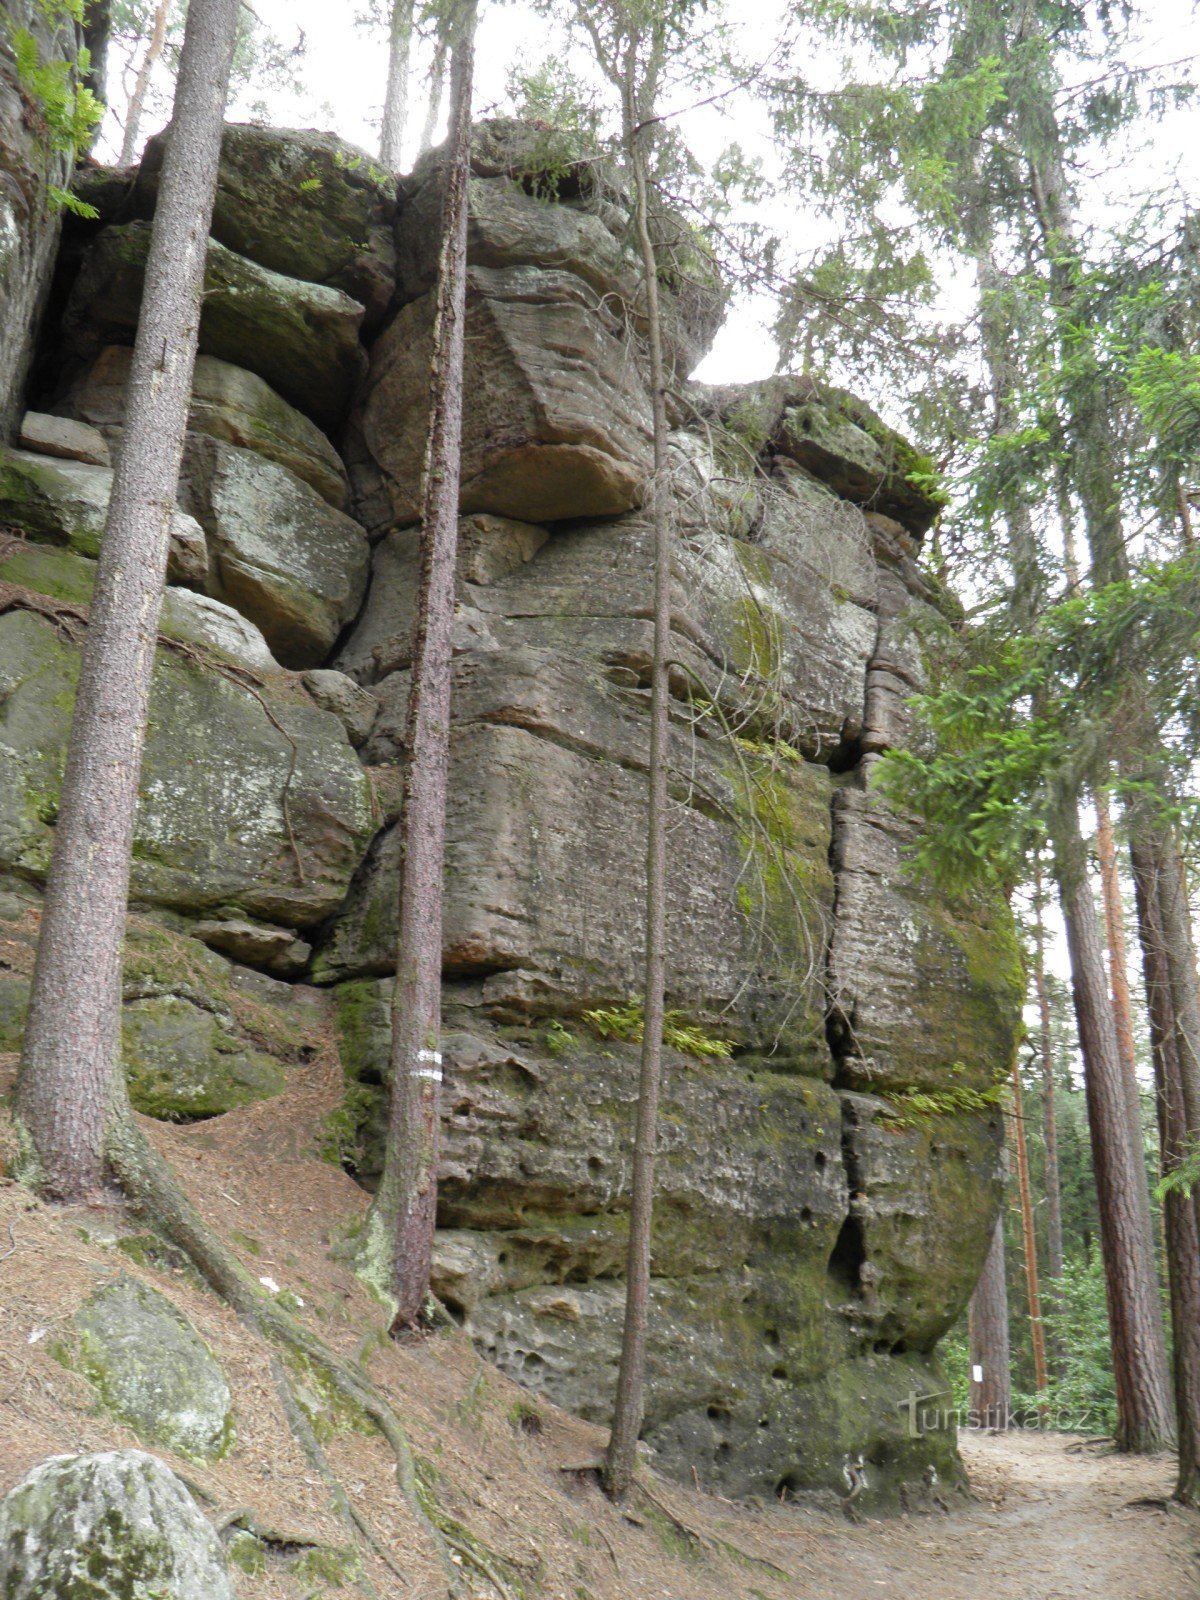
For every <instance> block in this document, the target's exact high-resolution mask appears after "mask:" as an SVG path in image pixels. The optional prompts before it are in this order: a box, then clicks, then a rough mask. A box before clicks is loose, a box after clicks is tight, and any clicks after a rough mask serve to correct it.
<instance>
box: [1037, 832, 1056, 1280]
mask: <svg viewBox="0 0 1200 1600" xmlns="http://www.w3.org/2000/svg"><path fill="white" fill-rule="evenodd" d="M1034 873H1035V880H1034V892H1035V894H1036V896H1037V912H1036V919H1035V922H1034V933H1033V939H1034V946H1033V983H1034V992H1035V995H1036V997H1037V1008H1038V1053H1039V1055H1040V1057H1041V1064H1042V1143H1043V1146H1044V1149H1045V1174H1044V1180H1043V1181H1044V1186H1045V1190H1046V1273H1047V1276H1048V1277H1050V1278H1061V1277H1062V1270H1063V1229H1062V1179H1061V1178H1060V1176H1059V1170H1058V1117H1057V1114H1056V1106H1055V1097H1056V1089H1055V1083H1054V1040H1053V1035H1052V1032H1051V1027H1050V997H1049V995H1048V994H1047V992H1046V930H1045V926H1044V924H1043V922H1042V864H1041V860H1040V859H1038V860H1036V861H1035V863H1034Z"/></svg>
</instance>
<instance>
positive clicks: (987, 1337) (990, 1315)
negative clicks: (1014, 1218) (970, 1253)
mask: <svg viewBox="0 0 1200 1600" xmlns="http://www.w3.org/2000/svg"><path fill="white" fill-rule="evenodd" d="M967 1342H968V1344H969V1345H970V1347H971V1391H970V1401H969V1404H970V1410H971V1416H972V1420H973V1421H974V1422H976V1423H977V1425H978V1426H979V1427H981V1428H986V1429H988V1430H989V1432H992V1433H1003V1432H1004V1431H1005V1430H1006V1429H1007V1428H1008V1426H1009V1423H1010V1421H1011V1419H1012V1368H1011V1361H1010V1357H1009V1344H1008V1278H1007V1274H1006V1273H1005V1270H1004V1210H1003V1208H1001V1211H1000V1215H999V1216H998V1217H997V1218H996V1227H995V1230H994V1232H993V1233H992V1242H991V1245H990V1247H989V1249H988V1253H987V1258H986V1260H985V1261H984V1263H983V1271H982V1272H981V1273H980V1275H979V1282H978V1283H977V1284H976V1285H975V1293H974V1294H973V1295H972V1296H971V1302H970V1305H969V1306H968V1307H967Z"/></svg>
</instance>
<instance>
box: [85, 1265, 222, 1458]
mask: <svg viewBox="0 0 1200 1600" xmlns="http://www.w3.org/2000/svg"><path fill="white" fill-rule="evenodd" d="M74 1326H75V1332H76V1335H77V1336H78V1341H79V1343H78V1350H77V1352H75V1353H74V1354H73V1356H72V1358H71V1359H72V1362H73V1364H77V1365H78V1366H79V1368H80V1370H81V1371H82V1372H83V1373H84V1375H85V1376H86V1377H87V1378H88V1380H89V1382H91V1383H92V1384H93V1385H94V1386H95V1388H96V1390H97V1392H98V1394H99V1395H100V1400H101V1403H102V1404H103V1406H104V1407H105V1409H106V1410H108V1411H111V1412H112V1414H113V1415H114V1416H116V1417H119V1418H120V1420H121V1421H122V1422H127V1423H128V1424H129V1426H130V1427H131V1428H133V1429H134V1430H135V1432H136V1433H137V1434H138V1436H139V1438H141V1439H142V1440H143V1441H144V1442H145V1443H147V1444H159V1445H162V1446H164V1448H166V1449H168V1450H173V1451H175V1453H176V1454H177V1455H181V1456H185V1457H187V1458H188V1459H189V1460H192V1461H206V1460H211V1459H212V1458H214V1457H216V1456H222V1455H224V1454H225V1453H226V1451H227V1450H228V1449H229V1447H230V1445H231V1444H232V1442H233V1415H232V1411H231V1403H232V1402H231V1396H230V1393H229V1384H228V1383H227V1381H226V1379H225V1374H224V1372H223V1371H222V1370H221V1368H220V1366H219V1365H218V1363H217V1361H216V1359H215V1358H214V1356H213V1354H212V1352H211V1351H210V1350H209V1348H208V1346H207V1345H206V1344H205V1343H204V1341H203V1339H201V1338H200V1336H199V1334H198V1333H197V1332H196V1331H195V1329H194V1328H193V1327H192V1325H191V1324H190V1323H189V1322H188V1320H187V1318H186V1317H184V1315H183V1314H182V1312H180V1311H178V1310H177V1309H176V1308H175V1307H174V1306H173V1305H172V1304H171V1302H170V1301H169V1300H168V1299H166V1298H165V1297H164V1296H163V1295H161V1294H159V1293H158V1291H157V1290H155V1289H151V1288H149V1287H148V1286H147V1285H146V1284H144V1283H140V1282H138V1280H137V1279H136V1278H130V1277H128V1276H127V1275H126V1274H124V1273H122V1274H121V1276H120V1277H118V1278H116V1279H114V1280H113V1282H111V1283H107V1284H105V1285H104V1287H103V1288H102V1289H97V1290H96V1292H95V1293H94V1294H92V1295H91V1296H89V1298H88V1299H87V1300H86V1301H85V1302H84V1304H83V1305H82V1306H81V1307H80V1309H79V1310H78V1311H77V1312H76V1313H75V1324H74Z"/></svg>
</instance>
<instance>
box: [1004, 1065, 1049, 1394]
mask: <svg viewBox="0 0 1200 1600" xmlns="http://www.w3.org/2000/svg"><path fill="white" fill-rule="evenodd" d="M1012 1082H1013V1128H1014V1138H1013V1144H1014V1146H1015V1148H1016V1152H1017V1187H1018V1192H1019V1194H1020V1197H1021V1237H1022V1241H1023V1244H1024V1248H1025V1287H1026V1291H1027V1293H1028V1296H1029V1331H1030V1336H1031V1338H1032V1341H1033V1384H1034V1388H1035V1389H1036V1390H1037V1392H1038V1393H1039V1394H1041V1393H1042V1392H1043V1390H1044V1389H1045V1387H1046V1330H1045V1327H1044V1325H1043V1323H1042V1297H1041V1292H1040V1290H1039V1287H1038V1260H1037V1233H1036V1232H1035V1230H1034V1226H1033V1190H1032V1188H1031V1187H1030V1183H1029V1148H1028V1145H1027V1144H1026V1140H1025V1096H1024V1094H1023V1092H1022V1089H1021V1069H1020V1067H1019V1065H1018V1064H1017V1062H1016V1060H1015V1059H1014V1061H1013V1065H1012Z"/></svg>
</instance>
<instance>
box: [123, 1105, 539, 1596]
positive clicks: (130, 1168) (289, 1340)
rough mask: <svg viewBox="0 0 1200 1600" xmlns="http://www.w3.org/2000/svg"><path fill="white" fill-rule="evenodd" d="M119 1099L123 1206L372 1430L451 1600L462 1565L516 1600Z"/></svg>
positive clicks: (330, 1479) (276, 1364) (389, 1417)
mask: <svg viewBox="0 0 1200 1600" xmlns="http://www.w3.org/2000/svg"><path fill="white" fill-rule="evenodd" d="M116 1098H117V1101H118V1104H117V1105H115V1106H114V1108H113V1111H112V1113H111V1116H110V1125H109V1133H108V1149H107V1157H108V1161H109V1164H110V1166H111V1168H112V1171H113V1173H114V1175H115V1176H116V1177H117V1178H118V1179H119V1181H120V1183H121V1186H122V1188H123V1189H124V1191H125V1194H126V1195H127V1196H128V1198H129V1199H130V1200H131V1201H132V1202H134V1203H135V1204H138V1205H140V1206H142V1207H143V1208H144V1209H145V1210H146V1211H147V1212H148V1213H149V1214H150V1215H151V1217H152V1218H153V1219H154V1221H155V1222H156V1224H157V1225H158V1227H159V1228H160V1229H161V1230H162V1232H163V1233H164V1234H165V1235H166V1236H167V1237H168V1238H169V1239H170V1240H171V1242H172V1243H173V1244H175V1245H176V1246H177V1247H178V1248H179V1249H180V1250H182V1251H183V1252H184V1254H185V1255H186V1256H187V1258H188V1260H189V1261H190V1262H191V1263H192V1265H193V1266H194V1267H195V1269H196V1271H197V1272H198V1273H199V1274H200V1276H201V1277H202V1278H203V1279H204V1281H205V1282H206V1283H207V1284H208V1285H209V1287H210V1288H211V1289H212V1290H213V1291H214V1292H215V1293H216V1294H218V1295H219V1296H220V1297H221V1299H223V1300H224V1301H225V1302H226V1303H227V1304H228V1305H229V1306H230V1307H231V1308H232V1309H233V1310H234V1311H235V1312H236V1313H237V1315H238V1316H239V1317H240V1318H241V1320H242V1322H243V1323H245V1324H246V1326H247V1327H249V1328H250V1329H252V1330H253V1332H255V1333H256V1334H258V1335H259V1337H260V1338H262V1339H264V1340H266V1341H267V1342H268V1343H271V1344H275V1345H277V1346H281V1347H282V1348H284V1349H285V1350H291V1351H292V1352H294V1353H295V1354H296V1355H298V1356H300V1357H302V1358H303V1359H305V1360H307V1361H310V1362H312V1363H313V1365H314V1366H316V1367H317V1368H318V1369H319V1370H320V1371H322V1372H323V1373H324V1374H325V1376H326V1377H327V1379H328V1380H329V1382H330V1383H331V1384H332V1385H333V1387H334V1388H335V1389H336V1390H337V1391H338V1393H339V1394H341V1395H342V1396H343V1397H344V1398H345V1399H346V1400H349V1401H350V1402H351V1403H352V1404H353V1405H355V1406H357V1407H358V1408H359V1409H360V1410H361V1411H363V1412H364V1413H365V1414H366V1415H367V1417H369V1418H370V1420H371V1421H372V1422H373V1423H374V1424H375V1426H376V1427H377V1428H378V1430H379V1432H380V1433H381V1434H382V1435H383V1437H384V1439H385V1440H386V1442H387V1443H388V1445H389V1446H390V1448H391V1451H392V1454H393V1456H394V1457H395V1461H396V1480H397V1484H398V1486H399V1489H400V1492H401V1494H402V1496H403V1497H404V1500H405V1502H406V1504H407V1505H408V1508H409V1510H410V1512H411V1513H412V1515H413V1516H414V1518H415V1519H416V1521H417V1523H418V1524H419V1526H420V1527H421V1529H422V1530H423V1531H424V1533H425V1534H426V1536H427V1538H428V1539H429V1540H430V1542H431V1543H432V1544H433V1546H434V1548H435V1550H436V1551H437V1554H438V1559H439V1561H440V1563H441V1567H442V1572H443V1575H444V1576H445V1579H446V1585H447V1589H448V1591H449V1593H450V1594H451V1595H452V1596H457V1595H459V1594H460V1593H461V1591H462V1574H461V1570H460V1568H461V1566H462V1565H464V1564H466V1565H469V1566H471V1567H473V1568H475V1570H476V1571H477V1572H478V1573H479V1574H480V1575H481V1576H482V1577H483V1578H484V1579H485V1580H486V1581H487V1582H488V1583H489V1584H490V1585H491V1586H492V1587H493V1589H495V1591H496V1593H497V1595H498V1596H499V1597H500V1600H516V1597H515V1595H514V1592H513V1589H512V1586H511V1584H509V1583H508V1582H507V1581H506V1580H505V1578H504V1577H503V1575H502V1574H501V1573H500V1572H498V1571H497V1570H496V1568H495V1566H494V1565H493V1564H492V1562H491V1561H489V1559H488V1557H487V1556H486V1555H485V1554H484V1553H483V1551H482V1550H481V1549H480V1548H478V1547H477V1546H476V1542H475V1540H474V1539H473V1538H471V1537H470V1536H468V1535H466V1534H465V1532H463V1531H460V1530H459V1529H458V1528H457V1527H456V1525H455V1524H454V1522H453V1520H452V1519H451V1518H449V1517H447V1516H446V1515H445V1514H444V1513H443V1512H441V1511H440V1509H439V1508H438V1507H437V1506H436V1505H435V1504H434V1503H433V1497H432V1494H431V1493H430V1492H429V1491H427V1490H426V1489H424V1488H423V1487H422V1485H421V1482H420V1480H419V1477H418V1473H417V1463H416V1458H415V1457H414V1455H413V1451H412V1446H411V1445H410V1444H409V1441H408V1437H407V1435H406V1434H405V1432H404V1429H403V1427H402V1426H401V1424H400V1421H399V1419H398V1418H397V1416H396V1414H395V1412H394V1411H393V1410H392V1408H391V1406H389V1405H388V1403H387V1401H386V1400H385V1399H384V1398H383V1396H382V1395H381V1394H380V1392H379V1390H378V1389H377V1388H376V1387H375V1385H374V1384H373V1383H372V1382H371V1380H370V1379H369V1378H368V1377H367V1376H366V1375H365V1374H364V1373H361V1372H359V1371H356V1370H355V1369H354V1368H353V1367H352V1366H350V1364H349V1363H347V1362H346V1361H344V1360H342V1358H341V1357H340V1356H338V1355H336V1354H335V1353H334V1352H333V1351H332V1350H330V1349H329V1348H328V1346H327V1345H325V1344H324V1343H323V1342H322V1340H320V1339H318V1338H317V1337H316V1336H315V1335H313V1334H311V1333H309V1332H308V1330H307V1329H305V1328H303V1327H301V1326H300V1324H299V1323H297V1322H296V1321H295V1319H294V1318H293V1317H292V1316H291V1315H290V1314H289V1313H288V1312H286V1311H284V1310H283V1308H282V1307H280V1306H279V1305H277V1304H276V1303H275V1302H274V1301H271V1300H268V1299H267V1298H266V1297H265V1296H264V1295H263V1294H262V1292H261V1291H260V1289H259V1288H258V1285H257V1284H255V1283H254V1281H253V1279H252V1278H251V1277H250V1275H249V1273H248V1272H247V1271H246V1270H245V1268H244V1267H243V1266H242V1264H241V1262H240V1261H239V1260H238V1259H237V1257H236V1256H235V1255H234V1254H233V1252H232V1251H231V1250H230V1249H229V1248H228V1246H227V1245H226V1244H225V1243H224V1241H223V1240H222V1239H221V1238H220V1237H219V1236H218V1235H217V1234H216V1233H215V1232H214V1230H213V1229H212V1228H210V1227H209V1226H208V1224H207V1223H206V1222H205V1221H204V1219H203V1218H202V1217H201V1216H200V1213H199V1212H198V1211H197V1210H196V1208H195V1206H194V1205H193V1204H192V1202H191V1201H190V1200H189V1199H188V1197H187V1196H186V1195H185V1194H184V1192H183V1190H182V1189H181V1188H180V1186H179V1183H178V1180H177V1179H176V1177H175V1174H174V1173H173V1172H172V1170H171V1168H170V1166H169V1164H168V1163H167V1162H166V1161H165V1160H164V1159H163V1157H162V1156H161V1155H159V1153H158V1151H157V1150H155V1149H154V1148H153V1146H152V1145H151V1144H150V1143H149V1141H148V1140H147V1139H146V1137H145V1135H144V1134H143V1133H142V1131H141V1129H140V1128H138V1126H137V1124H136V1122H135V1121H134V1118H133V1113H132V1110H131V1109H130V1107H129V1103H128V1099H127V1097H126V1095H125V1091H124V1084H123V1083H121V1084H119V1085H118V1088H117V1096H116ZM272 1373H273V1375H274V1377H275V1382H276V1387H277V1389H279V1391H280V1401H281V1403H282V1404H283V1408H284V1412H285V1414H286V1416H287V1421H288V1425H289V1427H290V1428H291V1430H292V1432H293V1434H294V1435H295V1436H296V1439H297V1441H298V1442H299V1444H300V1445H301V1448H302V1449H303V1450H304V1452H305V1454H306V1456H307V1457H308V1459H309V1461H310V1462H311V1463H312V1465H313V1467H314V1469H315V1470H316V1471H317V1472H319V1473H320V1475H321V1477H322V1479H323V1480H324V1482H325V1483H326V1485H327V1487H328V1488H329V1489H330V1493H331V1495H332V1496H333V1498H334V1503H335V1506H336V1507H337V1509H338V1510H339V1512H340V1513H341V1514H342V1515H343V1516H344V1517H345V1518H346V1520H347V1521H349V1522H350V1524H351V1525H352V1526H353V1527H354V1528H355V1529H356V1530H357V1533H358V1534H359V1535H361V1537H362V1538H363V1539H364V1540H365V1541H366V1543H367V1544H368V1545H369V1546H370V1547H371V1549H372V1550H373V1551H374V1552H375V1553H376V1554H377V1555H378V1556H380V1558H381V1559H382V1560H383V1561H384V1562H385V1564H386V1565H387V1566H388V1567H389V1568H390V1570H391V1571H392V1572H393V1573H394V1574H395V1575H396V1576H398V1577H402V1576H403V1575H402V1574H401V1573H400V1571H399V1569H398V1568H397V1567H396V1565H395V1563H394V1562H393V1561H392V1560H391V1558H390V1557H389V1556H388V1555H387V1554H386V1552H385V1551H384V1550H383V1549H381V1547H380V1544H379V1540H378V1538H377V1536H376V1535H375V1533H374V1531H373V1530H372V1529H371V1528H370V1526H369V1524H367V1523H366V1521H365V1519H364V1518H362V1517H361V1516H360V1515H359V1513H358V1512H357V1511H356V1510H355V1508H354V1507H353V1506H352V1505H351V1503H350V1501H349V1497H348V1496H347V1495H346V1493H345V1490H344V1488H343V1487H342V1485H341V1483H340V1482H339V1480H338V1479H337V1477H336V1475H335V1474H334V1473H333V1469H332V1468H331V1467H330V1465H329V1462H328V1460H327V1458H326V1457H325V1453H324V1451H323V1450H322V1449H321V1447H320V1444H319V1442H318V1441H317V1439H316V1436H315V1434H313V1432H312V1428H311V1426H310V1425H309V1423H308V1419H307V1418H306V1417H305V1416H304V1413H303V1409H302V1408H301V1406H300V1404H299V1402H298V1401H297V1400H296V1397H295V1395H294V1393H293V1392H292V1389H291V1385H290V1383H289V1382H288V1380H287V1375H286V1373H285V1372H284V1370H283V1366H282V1363H281V1362H280V1361H279V1359H278V1357H275V1358H273V1360H272ZM406 1581H407V1580H406Z"/></svg>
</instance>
